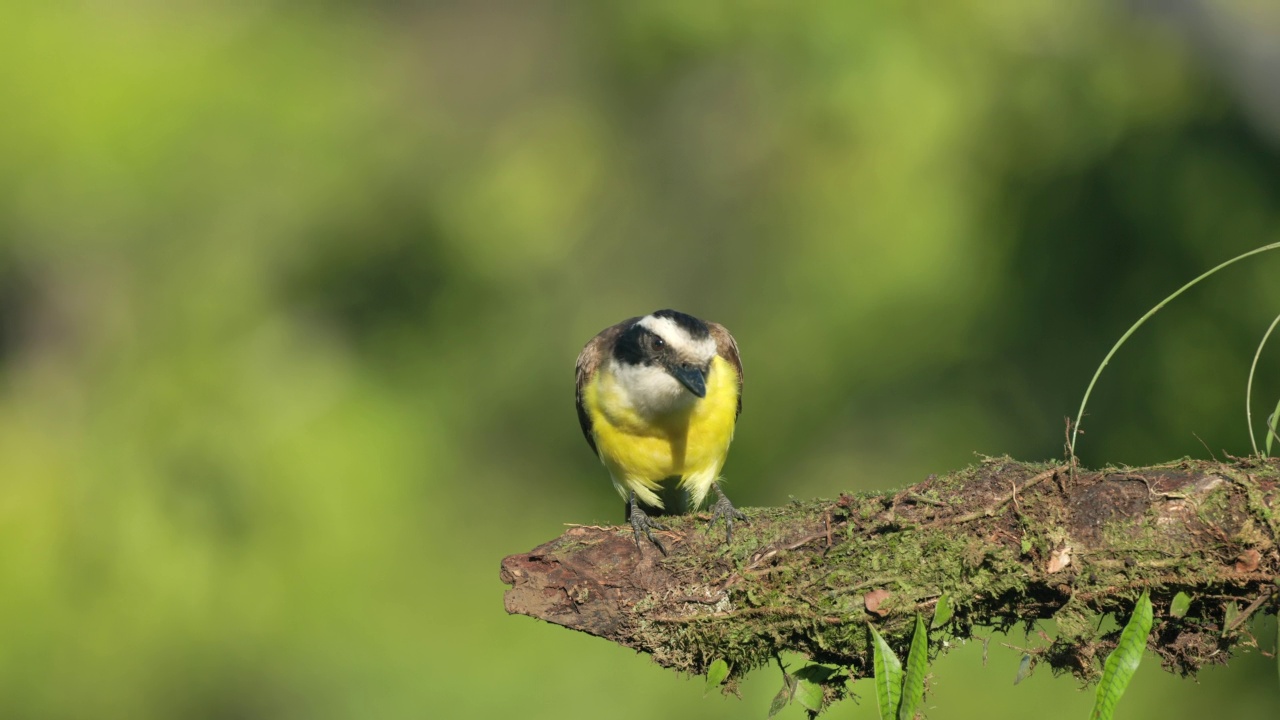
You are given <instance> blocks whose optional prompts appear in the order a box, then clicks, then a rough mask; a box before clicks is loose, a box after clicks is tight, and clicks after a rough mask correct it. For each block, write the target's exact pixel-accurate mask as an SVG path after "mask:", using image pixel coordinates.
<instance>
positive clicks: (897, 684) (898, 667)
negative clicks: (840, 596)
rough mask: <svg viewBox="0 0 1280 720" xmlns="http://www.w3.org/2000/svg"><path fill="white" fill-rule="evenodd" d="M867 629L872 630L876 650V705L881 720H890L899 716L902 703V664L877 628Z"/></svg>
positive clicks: (874, 657)
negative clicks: (899, 707) (878, 708)
mask: <svg viewBox="0 0 1280 720" xmlns="http://www.w3.org/2000/svg"><path fill="white" fill-rule="evenodd" d="M867 627H869V628H871V637H872V638H873V642H874V648H875V653H874V656H873V661H874V663H875V674H876V704H877V705H879V707H880V720H890V719H891V718H896V717H897V716H898V705H899V703H900V702H901V701H902V663H901V662H900V661H899V660H898V656H897V655H895V654H893V648H891V647H889V643H887V642H885V641H884V638H883V637H880V633H879V631H877V630H876V628H875V626H874V625H868V626H867Z"/></svg>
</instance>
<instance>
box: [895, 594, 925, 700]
mask: <svg viewBox="0 0 1280 720" xmlns="http://www.w3.org/2000/svg"><path fill="white" fill-rule="evenodd" d="M927 672H929V631H928V630H927V629H926V628H925V626H924V618H923V617H921V615H920V613H916V629H915V631H914V632H912V633H911V651H910V652H909V653H907V672H906V675H904V676H903V678H902V705H901V706H900V707H899V708H898V720H912V718H914V717H915V716H916V710H917V709H919V707H920V705H921V704H922V703H923V702H924V676H925V673H927Z"/></svg>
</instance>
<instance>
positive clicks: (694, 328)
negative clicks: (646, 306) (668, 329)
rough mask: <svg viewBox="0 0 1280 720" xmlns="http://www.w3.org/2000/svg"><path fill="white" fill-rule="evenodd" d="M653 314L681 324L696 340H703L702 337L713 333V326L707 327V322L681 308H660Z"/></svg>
mask: <svg viewBox="0 0 1280 720" xmlns="http://www.w3.org/2000/svg"><path fill="white" fill-rule="evenodd" d="M653 316H654V317H657V318H667V319H669V320H671V321H672V322H674V323H675V324H676V325H678V326H680V328H681V329H683V330H684V331H685V332H687V333H689V337H691V338H693V339H694V340H701V339H702V338H705V337H708V336H710V335H711V328H709V327H707V324H706V323H704V322H702V321H701V320H699V319H698V318H696V317H694V316H692V315H686V314H684V313H682V312H680V311H679V310H671V309H667V310H658V311H657V312H655V313H654V314H653Z"/></svg>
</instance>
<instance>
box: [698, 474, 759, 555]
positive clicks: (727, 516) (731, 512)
mask: <svg viewBox="0 0 1280 720" xmlns="http://www.w3.org/2000/svg"><path fill="white" fill-rule="evenodd" d="M716 495H717V496H718V498H717V499H716V501H715V504H713V505H712V506H711V521H710V522H708V523H707V529H708V530H710V529H711V526H712V525H715V524H716V521H717V520H719V519H720V518H724V541H725V544H726V545H727V544H732V543H733V521H734V520H741V521H742V522H744V523H747V524H748V525H750V524H751V521H750V520H748V519H747V516H746V515H745V514H743V512H742V511H741V510H739V509H738V508H736V507H734V506H733V503H731V502H729V498H728V497H726V496H725V494H724V492H723V491H721V490H720V486H718V485H717V486H716Z"/></svg>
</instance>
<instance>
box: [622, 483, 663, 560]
mask: <svg viewBox="0 0 1280 720" xmlns="http://www.w3.org/2000/svg"><path fill="white" fill-rule="evenodd" d="M630 515H631V518H630V521H631V531H632V532H633V533H634V534H635V537H636V549H637V550H642V548H641V543H640V535H641V534H643V535H644V536H645V537H646V538H648V539H649V542H651V543H653V544H654V545H657V546H658V550H660V551H661V552H662V554H663V555H664V556H665V555H666V554H667V548H666V547H664V546H663V545H662V542H661V541H659V540H658V538H656V537H654V536H653V531H654V530H666V529H667V528H666V526H665V525H660V524H658V523H656V522H654V521H653V520H650V519H649V516H648V515H647V514H646V513H645V511H644V510H641V509H640V506H639V505H637V504H636V501H635V497H634V496H633V497H632V498H631V513H630Z"/></svg>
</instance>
